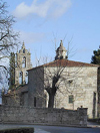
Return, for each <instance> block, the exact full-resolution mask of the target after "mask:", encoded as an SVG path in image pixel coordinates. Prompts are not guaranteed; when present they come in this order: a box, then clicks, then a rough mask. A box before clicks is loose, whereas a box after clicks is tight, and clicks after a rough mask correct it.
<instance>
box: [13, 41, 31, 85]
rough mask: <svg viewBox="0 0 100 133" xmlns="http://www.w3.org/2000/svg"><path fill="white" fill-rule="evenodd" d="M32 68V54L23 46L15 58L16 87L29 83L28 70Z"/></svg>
mask: <svg viewBox="0 0 100 133" xmlns="http://www.w3.org/2000/svg"><path fill="white" fill-rule="evenodd" d="M30 68H32V64H31V54H30V52H29V51H28V50H27V49H26V48H25V44H24V42H23V45H22V47H21V49H20V50H19V52H18V51H17V53H16V57H15V85H16V87H17V86H19V85H21V84H27V83H28V73H27V70H28V69H30Z"/></svg>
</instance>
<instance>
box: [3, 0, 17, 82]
mask: <svg viewBox="0 0 100 133" xmlns="http://www.w3.org/2000/svg"><path fill="white" fill-rule="evenodd" d="M14 23H15V19H14V17H13V16H12V15H9V13H8V11H7V3H6V2H3V1H2V0H0V62H2V61H4V62H3V63H0V82H1V81H2V78H4V74H2V73H6V76H7V71H8V69H7V67H6V64H7V59H9V55H10V53H11V52H12V51H14V49H15V48H16V46H17V45H18V33H15V32H14V31H13V24H14ZM5 71H6V72H5ZM2 76H3V77H2Z"/></svg>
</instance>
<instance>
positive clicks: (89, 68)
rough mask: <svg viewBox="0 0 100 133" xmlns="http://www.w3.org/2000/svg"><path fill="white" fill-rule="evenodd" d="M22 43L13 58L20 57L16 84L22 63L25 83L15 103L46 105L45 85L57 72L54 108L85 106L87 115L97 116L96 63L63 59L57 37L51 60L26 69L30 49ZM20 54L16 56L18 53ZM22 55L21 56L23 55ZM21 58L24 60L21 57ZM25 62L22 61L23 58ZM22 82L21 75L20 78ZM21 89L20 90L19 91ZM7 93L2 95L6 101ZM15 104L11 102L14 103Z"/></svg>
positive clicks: (98, 77) (99, 85)
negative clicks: (54, 53)
mask: <svg viewBox="0 0 100 133" xmlns="http://www.w3.org/2000/svg"><path fill="white" fill-rule="evenodd" d="M24 50H25V46H24V44H23V46H22V49H21V50H20V52H19V53H17V60H20V62H21V63H20V68H21V69H19V67H18V65H17V67H18V68H16V82H15V83H16V84H18V76H19V75H20V72H21V71H22V72H23V73H24V74H23V75H25V72H26V67H27V68H28V84H27V86H25V87H24V86H23V88H19V89H20V91H19V92H18V93H17V95H18V96H19V98H18V99H19V104H18V105H23V106H30V107H42V108H43V107H48V101H49V95H48V93H47V88H50V87H52V84H53V78H54V77H55V76H56V75H57V74H58V73H60V78H59V81H58V82H57V83H56V85H55V86H56V87H58V89H57V91H56V94H55V96H54V108H65V109H71V110H76V109H77V108H78V107H83V108H88V117H89V118H95V117H97V116H99V114H100V112H99V106H98V102H99V99H100V98H99V96H98V91H99V88H100V83H99V81H100V70H99V66H98V65H94V64H88V63H83V62H76V61H71V60H68V59H67V56H66V52H67V50H66V49H65V48H64V46H63V43H62V41H61V43H60V46H59V48H58V49H57V51H56V57H55V60H54V61H53V62H50V63H47V64H44V65H41V66H38V67H34V68H31V69H30V67H31V66H30V65H28V64H30V60H29V58H30V53H28V52H27V51H26V53H27V54H28V56H25V54H26V53H25V51H24ZM19 55H20V56H19ZM24 57H25V58H24ZM23 60H24V61H23ZM27 60H28V61H29V62H28V63H26V64H25V63H24V67H22V66H23V62H25V61H27ZM22 79H23V80H22V82H24V80H25V79H24V78H22ZM21 90H22V91H21ZM8 97H9V95H8V96H7V95H6V96H4V100H3V101H4V102H3V103H4V104H5V99H6V102H7V104H8V105H10V102H12V101H10V100H9V102H8V101H7V98H8ZM14 104H15V103H14Z"/></svg>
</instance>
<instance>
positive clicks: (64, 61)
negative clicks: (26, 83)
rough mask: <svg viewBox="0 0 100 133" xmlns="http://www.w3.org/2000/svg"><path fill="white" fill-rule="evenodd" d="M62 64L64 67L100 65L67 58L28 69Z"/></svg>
mask: <svg viewBox="0 0 100 133" xmlns="http://www.w3.org/2000/svg"><path fill="white" fill-rule="evenodd" d="M60 66H62V67H66V66H68V67H99V65H96V64H89V63H84V62H77V61H71V60H67V59H58V60H55V61H53V62H50V63H47V64H44V65H41V66H38V67H34V68H32V69H29V70H28V71H31V70H33V69H36V68H40V67H60Z"/></svg>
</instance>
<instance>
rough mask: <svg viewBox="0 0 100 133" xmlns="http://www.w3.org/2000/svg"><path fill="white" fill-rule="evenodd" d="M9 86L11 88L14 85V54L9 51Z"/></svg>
mask: <svg viewBox="0 0 100 133" xmlns="http://www.w3.org/2000/svg"><path fill="white" fill-rule="evenodd" d="M9 83H10V88H9V89H11V88H13V86H14V85H15V54H14V53H11V55H10V80H9Z"/></svg>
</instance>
